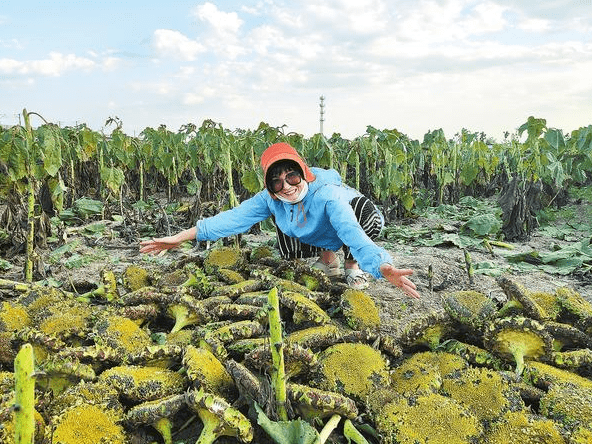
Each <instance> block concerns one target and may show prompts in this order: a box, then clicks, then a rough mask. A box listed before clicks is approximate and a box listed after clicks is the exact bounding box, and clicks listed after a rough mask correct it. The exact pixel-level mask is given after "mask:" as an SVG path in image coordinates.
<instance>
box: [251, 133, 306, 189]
mask: <svg viewBox="0 0 592 444" xmlns="http://www.w3.org/2000/svg"><path fill="white" fill-rule="evenodd" d="M280 160H293V161H294V162H296V163H297V164H298V165H300V168H302V172H303V173H304V180H306V181H307V182H312V181H313V180H315V179H316V177H315V175H314V174H313V173H312V171H311V170H310V168H309V167H308V165H307V164H306V162H304V160H302V157H300V156H299V155H298V153H297V152H296V150H295V149H294V148H292V147H291V146H290V145H289V144H287V143H285V142H279V143H274V144H273V145H271V146H270V147H268V148H267V149H266V150H265V151H263V154H261V168H263V177H264V178H265V182H266V183H267V171H268V170H269V167H270V166H271V165H273V164H274V163H276V162H278V161H280Z"/></svg>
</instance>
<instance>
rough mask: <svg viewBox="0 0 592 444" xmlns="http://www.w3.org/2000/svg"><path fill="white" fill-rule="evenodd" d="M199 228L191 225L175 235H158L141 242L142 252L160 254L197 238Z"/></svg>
mask: <svg viewBox="0 0 592 444" xmlns="http://www.w3.org/2000/svg"><path fill="white" fill-rule="evenodd" d="M196 235H197V228H196V227H191V228H188V229H187V230H183V231H181V232H180V233H177V234H175V235H173V236H166V237H157V238H155V239H150V240H145V241H142V242H140V253H148V254H158V253H160V252H161V251H164V250H170V249H171V248H177V247H178V246H179V245H181V244H182V243H183V242H186V241H190V240H193V239H195V237H196Z"/></svg>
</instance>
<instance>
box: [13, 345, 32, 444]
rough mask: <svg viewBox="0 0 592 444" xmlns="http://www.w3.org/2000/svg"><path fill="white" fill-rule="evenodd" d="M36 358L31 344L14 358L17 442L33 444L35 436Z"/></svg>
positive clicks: (15, 440)
mask: <svg viewBox="0 0 592 444" xmlns="http://www.w3.org/2000/svg"><path fill="white" fill-rule="evenodd" d="M34 373H35V360H34V355H33V347H32V346H31V344H24V345H23V346H22V347H21V349H20V351H19V352H18V354H17V355H16V358H15V360H14V386H15V401H14V416H15V436H14V442H15V443H16V444H33V438H34V436H35V376H34Z"/></svg>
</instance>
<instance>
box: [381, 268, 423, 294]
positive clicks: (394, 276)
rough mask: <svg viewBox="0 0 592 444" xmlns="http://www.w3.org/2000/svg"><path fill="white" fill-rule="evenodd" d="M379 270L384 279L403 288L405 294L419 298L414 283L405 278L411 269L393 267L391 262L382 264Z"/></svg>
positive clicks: (411, 271)
mask: <svg viewBox="0 0 592 444" xmlns="http://www.w3.org/2000/svg"><path fill="white" fill-rule="evenodd" d="M380 272H381V273H382V275H383V276H384V277H385V279H386V280H388V281H389V282H390V283H391V284H393V285H395V286H396V287H399V288H400V289H401V290H403V292H405V294H406V295H407V296H409V297H412V298H415V299H419V298H420V295H419V293H418V292H417V290H416V288H417V287H416V286H415V284H414V283H413V282H411V281H410V280H409V279H407V276H409V275H412V274H413V270H410V269H399V268H395V267H393V266H392V265H391V264H382V265H381V266H380Z"/></svg>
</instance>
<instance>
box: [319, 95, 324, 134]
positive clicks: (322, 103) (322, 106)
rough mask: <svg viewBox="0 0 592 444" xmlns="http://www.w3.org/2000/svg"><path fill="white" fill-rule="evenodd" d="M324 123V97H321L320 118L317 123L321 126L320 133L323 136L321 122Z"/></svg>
mask: <svg viewBox="0 0 592 444" xmlns="http://www.w3.org/2000/svg"><path fill="white" fill-rule="evenodd" d="M324 121H325V96H321V117H320V119H319V122H320V124H321V128H320V133H321V135H323V122H324Z"/></svg>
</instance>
